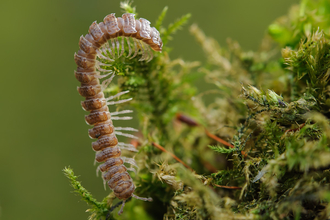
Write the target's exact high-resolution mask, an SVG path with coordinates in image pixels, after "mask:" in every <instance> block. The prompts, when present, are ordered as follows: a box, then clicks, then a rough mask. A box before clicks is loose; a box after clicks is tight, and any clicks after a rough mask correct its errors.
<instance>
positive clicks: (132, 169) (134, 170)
mask: <svg viewBox="0 0 330 220" xmlns="http://www.w3.org/2000/svg"><path fill="white" fill-rule="evenodd" d="M126 169H127V170H129V171H133V172H134V173H135V174H137V173H136V169H134V168H133V167H129V168H126Z"/></svg>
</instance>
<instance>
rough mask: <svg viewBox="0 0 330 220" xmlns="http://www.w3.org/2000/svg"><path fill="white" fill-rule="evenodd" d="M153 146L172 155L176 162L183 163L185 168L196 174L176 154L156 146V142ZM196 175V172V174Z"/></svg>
mask: <svg viewBox="0 0 330 220" xmlns="http://www.w3.org/2000/svg"><path fill="white" fill-rule="evenodd" d="M152 145H153V146H154V147H157V148H158V149H159V150H161V151H163V152H165V153H168V154H170V155H171V156H172V157H173V158H174V159H175V160H176V161H178V162H179V163H181V164H182V165H183V166H185V167H186V168H187V169H189V170H191V171H192V172H195V171H194V170H193V169H192V168H191V167H190V166H188V165H187V164H185V163H184V162H183V161H182V160H180V159H179V158H178V157H177V156H175V154H173V153H171V152H169V151H168V150H166V149H165V148H163V147H162V146H160V145H159V144H156V143H155V142H152ZM195 173H196V172H195Z"/></svg>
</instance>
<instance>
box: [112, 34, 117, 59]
mask: <svg viewBox="0 0 330 220" xmlns="http://www.w3.org/2000/svg"><path fill="white" fill-rule="evenodd" d="M111 44H112V51H113V55H114V56H113V58H114V59H116V47H115V41H114V39H113V38H111Z"/></svg>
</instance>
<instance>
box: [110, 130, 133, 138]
mask: <svg viewBox="0 0 330 220" xmlns="http://www.w3.org/2000/svg"><path fill="white" fill-rule="evenodd" d="M115 134H116V135H121V136H124V137H128V138H132V139H139V138H138V137H136V136H135V135H132V134H127V133H123V132H120V131H115Z"/></svg>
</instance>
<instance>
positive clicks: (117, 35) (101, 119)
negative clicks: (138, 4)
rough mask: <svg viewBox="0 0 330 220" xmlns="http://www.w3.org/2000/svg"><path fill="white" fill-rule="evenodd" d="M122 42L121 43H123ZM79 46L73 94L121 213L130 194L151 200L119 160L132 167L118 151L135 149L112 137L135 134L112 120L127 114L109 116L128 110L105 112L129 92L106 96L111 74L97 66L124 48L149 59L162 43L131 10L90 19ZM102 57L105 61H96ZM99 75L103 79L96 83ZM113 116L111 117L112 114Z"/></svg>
mask: <svg viewBox="0 0 330 220" xmlns="http://www.w3.org/2000/svg"><path fill="white" fill-rule="evenodd" d="M125 41H126V43H125ZM79 47H80V50H79V51H78V52H77V53H75V55H74V59H75V62H76V64H77V66H78V67H77V71H75V76H76V78H77V80H78V81H79V82H81V86H80V87H78V92H79V94H80V95H81V96H83V97H85V98H86V100H85V101H83V102H81V105H82V107H83V109H84V110H86V111H89V112H90V113H89V115H86V116H85V120H86V122H87V124H89V125H92V126H93V128H92V129H90V130H89V131H88V133H89V136H90V137H91V138H97V139H98V140H97V141H95V142H93V143H92V148H93V149H94V150H95V151H97V153H96V157H95V160H96V161H97V162H103V163H102V164H101V165H100V166H99V167H98V170H100V171H101V172H102V177H103V179H104V181H106V182H107V184H108V186H109V187H110V188H111V189H112V190H113V192H114V193H115V195H116V197H117V198H119V199H122V200H123V205H122V207H121V209H120V211H119V213H118V214H121V213H122V211H123V207H124V204H125V201H126V200H127V199H128V198H130V197H135V198H137V199H141V200H144V201H151V200H152V199H151V198H141V197H138V196H136V195H134V194H133V192H134V190H135V186H134V184H133V181H132V178H131V177H130V175H129V174H128V172H127V171H128V170H130V171H135V169H134V168H127V167H126V166H125V165H124V163H130V164H132V165H135V166H136V163H135V161H134V159H132V158H124V157H122V156H121V149H125V150H131V151H136V150H135V148H134V146H132V145H130V144H125V143H120V142H118V139H117V137H116V135H123V136H126V137H134V136H133V135H131V134H127V133H123V132H121V131H120V130H122V131H134V130H135V129H133V128H129V127H125V128H121V127H119V128H116V127H114V126H113V123H112V120H114V119H117V120H119V119H123V120H127V119H129V118H130V117H117V116H114V115H118V114H124V113H129V112H130V111H129V110H124V111H121V112H113V113H110V112H109V108H108V105H114V104H120V103H123V102H126V101H129V100H131V99H125V100H119V101H111V100H113V99H115V98H117V97H119V96H121V95H123V94H125V93H127V92H128V91H124V92H120V93H118V94H116V95H114V96H111V97H107V98H106V97H105V96H104V93H103V90H104V89H105V88H106V87H107V86H108V85H109V84H110V82H111V80H112V79H113V77H114V73H113V72H112V71H110V70H107V69H104V68H102V67H105V66H111V62H113V61H114V60H115V59H116V58H119V57H121V56H122V55H123V54H124V51H125V48H127V49H128V51H129V52H128V55H127V57H128V58H130V59H131V58H134V57H135V56H137V55H138V54H141V58H140V60H139V61H143V60H145V61H147V62H149V61H150V60H151V59H152V58H153V52H152V51H151V50H150V48H151V49H152V50H154V51H161V50H162V41H161V39H160V36H159V32H158V31H157V29H156V28H154V27H150V22H149V21H148V20H146V19H143V18H140V19H139V20H135V18H134V14H130V13H126V14H123V15H122V17H118V18H116V17H115V14H114V13H113V14H109V15H107V16H106V17H105V18H104V20H103V22H100V23H97V22H96V21H95V22H93V23H92V25H91V26H90V27H89V33H88V34H86V35H85V36H81V37H80V40H79ZM100 60H106V61H107V63H108V64H105V63H103V62H101V61H100ZM109 63H110V64H109ZM100 79H103V80H102V83H100ZM112 116H114V117H112Z"/></svg>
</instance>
